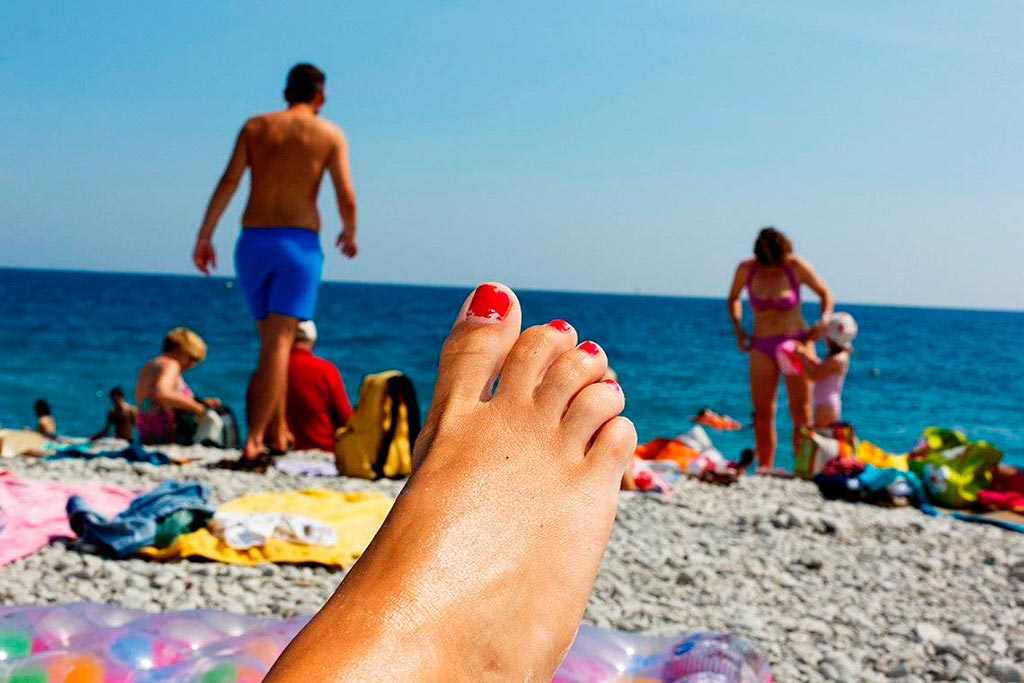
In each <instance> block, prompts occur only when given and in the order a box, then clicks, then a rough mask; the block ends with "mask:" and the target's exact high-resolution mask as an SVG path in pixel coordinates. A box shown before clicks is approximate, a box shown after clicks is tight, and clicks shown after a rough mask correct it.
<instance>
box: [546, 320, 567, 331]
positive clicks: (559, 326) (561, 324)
mask: <svg viewBox="0 0 1024 683" xmlns="http://www.w3.org/2000/svg"><path fill="white" fill-rule="evenodd" d="M548 327H553V328H555V329H556V330H558V331H559V332H568V331H569V330H571V329H572V325H570V324H569V323H567V322H565V321H564V320H562V319H561V318H555V319H554V320H552V321H551V322H549V323H548Z"/></svg>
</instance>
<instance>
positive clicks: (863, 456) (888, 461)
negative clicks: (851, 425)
mask: <svg viewBox="0 0 1024 683" xmlns="http://www.w3.org/2000/svg"><path fill="white" fill-rule="evenodd" d="M856 456H857V459H858V460H860V461H861V462H864V463H867V464H868V465H874V466H875V467H883V468H885V467H893V468H895V469H898V470H903V471H904V472H906V471H907V469H909V467H908V465H907V457H908V456H907V454H906V453H903V454H901V455H894V454H892V453H886V452H885V451H883V450H882V449H881V448H879V447H878V446H876V445H875V444H873V443H871V442H870V441H861V442H860V443H859V444H857V452H856Z"/></svg>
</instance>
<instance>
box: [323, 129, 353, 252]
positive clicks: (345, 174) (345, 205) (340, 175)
mask: <svg viewBox="0 0 1024 683" xmlns="http://www.w3.org/2000/svg"><path fill="white" fill-rule="evenodd" d="M327 170H328V171H329V172H330V174H331V182H332V183H334V194H335V196H336V197H337V198H338V215H340V216H341V224H342V226H343V227H342V230H341V234H340V235H338V239H337V240H336V241H335V245H337V247H338V248H339V249H341V253H343V254H344V255H345V256H348V257H349V258H352V257H353V256H355V255H356V254H357V253H359V246H358V245H357V244H356V190H355V188H354V187H353V186H352V172H351V169H349V164H348V141H347V140H346V139H345V134H344V133H343V132H342V131H341V130H340V129H339V130H338V135H337V138H336V139H335V141H334V146H333V147H332V148H331V155H330V157H329V158H328V159H327Z"/></svg>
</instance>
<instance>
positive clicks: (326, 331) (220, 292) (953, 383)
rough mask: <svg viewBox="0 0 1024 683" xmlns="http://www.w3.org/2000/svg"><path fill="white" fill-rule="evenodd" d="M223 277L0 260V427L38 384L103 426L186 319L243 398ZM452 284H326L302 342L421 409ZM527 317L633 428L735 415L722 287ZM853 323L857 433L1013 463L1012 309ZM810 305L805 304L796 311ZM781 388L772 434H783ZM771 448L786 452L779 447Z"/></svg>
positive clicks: (234, 303)
mask: <svg viewBox="0 0 1024 683" xmlns="http://www.w3.org/2000/svg"><path fill="white" fill-rule="evenodd" d="M229 284H230V283H229V282H228V281H226V280H224V279H203V278H198V277H172V276H155V275H121V274H96V273H80V272H54V271H24V270H5V269H0V314H2V318H3V324H2V325H0V350H2V353H0V386H2V387H3V390H2V391H0V425H3V426H8V427H10V426H22V425H28V424H32V423H33V415H32V402H33V401H34V400H35V399H36V398H39V397H45V398H46V399H48V400H49V401H50V403H51V404H52V406H53V409H54V414H55V417H56V419H57V423H58V426H59V427H60V430H61V432H63V433H66V434H75V435H88V434H90V433H92V432H94V431H95V430H96V429H98V428H99V427H100V426H101V425H102V423H103V417H104V414H105V410H106V407H107V405H108V404H107V399H106V397H105V392H106V390H107V389H108V388H109V387H111V386H112V385H114V384H120V385H121V386H122V387H124V388H125V389H126V390H128V392H129V394H130V393H131V391H132V388H133V387H134V380H135V373H136V371H137V370H138V368H139V366H140V365H141V364H142V363H143V362H144V361H145V360H147V359H148V358H149V357H151V356H152V355H154V354H156V353H157V352H158V351H159V349H160V342H161V340H162V338H163V334H164V332H165V331H166V330H167V329H169V328H171V327H174V326H176V325H187V326H189V327H191V328H193V329H195V330H196V331H197V332H199V333H200V334H201V335H202V336H203V337H204V338H205V339H206V341H207V343H208V344H209V347H210V351H209V355H208V356H207V360H206V362H204V363H203V364H202V365H200V366H199V367H198V368H196V369H195V370H193V371H190V372H189V374H188V379H189V383H190V384H191V385H192V387H193V388H194V389H195V390H196V391H197V392H198V393H200V394H201V395H215V396H220V397H221V398H223V399H224V400H226V401H227V402H229V403H230V404H231V405H233V406H235V407H236V408H238V409H241V408H242V405H243V396H244V392H245V386H246V382H247V381H248V375H249V372H250V371H251V367H252V364H253V362H254V359H255V357H256V336H255V330H254V328H253V326H252V323H251V321H250V320H249V318H248V315H247V313H246V310H245V307H244V305H243V302H242V299H241V294H240V293H239V292H238V291H237V290H236V289H234V288H231V287H229ZM468 291H469V287H468V286H467V287H466V288H460V289H455V288H438V287H407V286H387V285H360V284H343V283H327V284H324V285H323V288H322V290H321V296H320V305H319V309H318V314H317V315H318V321H317V322H318V325H319V328H320V342H319V344H318V345H317V352H318V353H320V354H321V355H324V356H326V357H328V358H330V359H331V360H333V361H334V362H335V363H337V364H338V366H339V367H340V368H341V370H342V374H343V375H344V377H345V380H346V384H347V385H348V388H349V392H350V394H352V398H353V401H354V400H355V394H356V393H357V392H358V387H359V380H360V379H361V377H362V376H363V375H364V374H366V373H369V372H377V371H380V370H384V369H388V368H398V369H400V370H403V371H404V372H405V373H406V374H408V375H409V376H410V377H411V378H412V380H413V382H414V383H415V385H416V388H417V390H418V391H419V395H420V400H421V402H422V404H423V407H424V409H425V408H426V406H427V404H428V402H429V399H430V393H431V388H432V385H433V379H434V371H435V364H436V362H437V352H438V349H439V347H440V344H441V341H442V340H443V339H444V336H445V334H446V333H447V330H448V328H449V327H450V325H451V321H452V316H453V315H454V313H455V311H456V310H457V308H458V306H459V305H460V304H461V303H462V300H463V298H464V297H465V296H466V294H467V293H468ZM519 294H520V299H521V301H522V304H523V311H524V317H525V323H526V324H535V323H543V322H547V321H548V320H550V319H552V318H556V317H562V318H565V319H567V320H569V321H570V322H571V323H572V324H573V325H574V326H575V327H576V328H577V329H578V330H579V331H580V335H581V338H590V339H594V340H595V341H598V342H599V343H600V344H601V345H602V346H604V348H605V350H606V351H607V352H608V355H609V357H610V359H611V362H612V365H613V366H614V368H615V370H616V371H617V372H618V373H619V379H620V382H621V383H622V386H623V388H624V390H625V392H626V398H627V405H626V414H627V415H628V416H629V417H630V418H632V419H633V421H634V422H635V423H636V425H637V429H638V431H639V433H640V438H641V439H642V440H647V439H651V438H654V437H656V436H673V435H675V434H677V433H678V432H680V431H683V430H685V429H687V428H688V426H689V423H688V422H687V419H686V418H687V416H689V415H690V414H692V413H693V412H695V411H696V410H697V409H699V408H700V407H702V406H710V407H712V408H714V409H716V410H719V411H721V412H725V413H728V414H730V415H733V416H735V417H736V418H738V419H740V420H741V421H743V422H748V421H749V413H750V407H749V400H748V395H747V388H746V382H747V374H746V357H745V356H744V355H742V354H740V353H738V352H737V351H736V350H735V346H734V343H733V338H732V332H731V329H730V326H729V322H728V319H727V317H726V314H725V304H724V302H723V301H721V300H712V299H690V298H674V297H673V298H670V297H648V296H629V295H604V294H573V293H563V292H526V291H524V292H519ZM839 308H840V309H842V310H847V311H849V312H851V313H852V314H853V315H854V316H855V317H856V318H857V320H858V322H859V324H860V336H859V337H858V339H857V348H856V352H855V354H854V357H853V362H852V367H851V370H850V375H849V378H848V379H847V383H846V390H845V392H844V411H845V416H846V418H847V419H848V420H850V421H851V422H853V423H854V425H855V426H856V428H857V431H858V433H859V435H860V436H861V437H862V438H867V439H870V440H872V441H874V442H875V443H877V444H879V445H880V446H882V447H883V448H886V449H889V450H893V451H903V450H906V449H908V448H909V447H910V446H911V445H912V444H913V442H914V439H915V437H916V435H917V434H918V433H919V432H920V430H921V429H922V428H923V427H925V426H928V425H931V424H938V425H943V426H948V427H956V428H959V429H963V430H964V431H966V432H967V434H968V436H970V437H971V438H974V439H987V440H989V441H991V442H992V443H993V444H995V445H996V446H997V447H998V448H1000V449H1002V451H1003V452H1004V453H1005V454H1006V457H1007V459H1008V460H1010V461H1012V462H1016V463H1018V464H1022V465H1024V354H1022V353H1021V351H1020V340H1021V339H1022V338H1024V314H1022V313H1001V312H983V311H955V310H936V309H913V308H895V307H881V306H845V305H842V304H840V306H839ZM807 315H808V317H812V316H814V315H815V312H814V309H813V308H811V307H809V308H808V309H807ZM784 406H785V403H784V395H781V394H780V407H781V410H780V417H779V419H778V423H779V429H780V433H779V443H780V444H783V446H784V445H785V444H786V443H788V433H789V432H788V428H787V426H786V424H785V423H786V420H785V419H784V418H783V417H782V415H784V414H785V407H784ZM712 436H713V438H714V440H715V443H716V444H717V445H718V446H719V448H721V450H722V451H723V452H725V453H726V455H729V456H734V455H736V454H738V452H739V451H740V450H741V449H742V448H744V447H746V446H748V445H750V444H751V442H752V440H753V439H752V435H751V433H750V430H749V429H744V430H742V431H740V432H736V433H727V434H713V435H712ZM778 461H779V463H780V464H782V465H788V464H790V463H791V462H792V456H791V454H790V453H789V452H788V449H787V448H785V447H780V449H779V455H778Z"/></svg>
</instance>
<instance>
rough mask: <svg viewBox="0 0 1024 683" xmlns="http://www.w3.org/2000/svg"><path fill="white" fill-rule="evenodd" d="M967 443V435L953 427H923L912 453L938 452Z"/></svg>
mask: <svg viewBox="0 0 1024 683" xmlns="http://www.w3.org/2000/svg"><path fill="white" fill-rule="evenodd" d="M965 445H967V435H966V434H964V433H963V432H960V431H957V430H955V429H945V428H943V427H925V428H924V430H923V431H922V432H921V436H919V437H917V443H915V444H914V449H913V450H912V451H911V452H912V453H915V454H916V453H923V452H938V451H944V450H947V449H950V448H956V447H957V446H965Z"/></svg>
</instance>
